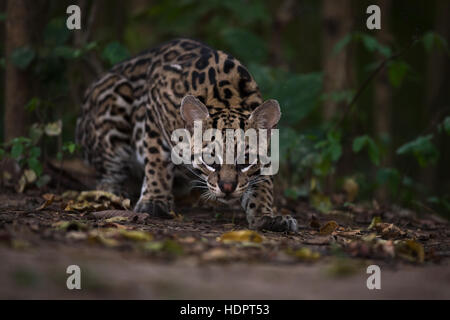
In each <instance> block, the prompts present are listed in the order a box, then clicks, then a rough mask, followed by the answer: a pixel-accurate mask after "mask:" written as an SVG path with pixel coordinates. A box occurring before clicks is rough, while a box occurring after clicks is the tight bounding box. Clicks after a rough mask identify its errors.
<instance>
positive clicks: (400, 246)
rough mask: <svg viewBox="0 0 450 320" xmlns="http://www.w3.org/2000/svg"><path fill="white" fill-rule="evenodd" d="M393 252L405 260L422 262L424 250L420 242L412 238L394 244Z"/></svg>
mask: <svg viewBox="0 0 450 320" xmlns="http://www.w3.org/2000/svg"><path fill="white" fill-rule="evenodd" d="M395 253H396V254H397V255H398V256H399V257H402V258H404V259H406V260H409V261H412V262H419V263H423V262H424V260H425V250H424V248H423V245H422V244H421V243H420V242H417V241H414V240H405V241H400V242H398V243H397V244H396V245H395Z"/></svg>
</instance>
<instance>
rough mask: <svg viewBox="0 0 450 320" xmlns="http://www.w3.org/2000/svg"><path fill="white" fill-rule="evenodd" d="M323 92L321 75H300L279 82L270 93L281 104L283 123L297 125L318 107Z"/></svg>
mask: <svg viewBox="0 0 450 320" xmlns="http://www.w3.org/2000/svg"><path fill="white" fill-rule="evenodd" d="M321 90H322V74H321V73H309V74H300V75H294V76H291V77H290V78H289V79H288V80H286V81H280V82H278V83H277V84H276V85H275V86H274V88H273V90H272V91H271V92H270V97H271V98H273V99H277V100H278V102H279V103H280V106H281V110H282V116H281V121H282V122H283V123H286V124H288V125H295V124H297V123H298V122H299V121H300V120H302V119H303V118H305V117H306V116H307V115H309V114H310V113H311V111H313V109H314V107H316V105H317V104H318V102H319V98H320V92H321Z"/></svg>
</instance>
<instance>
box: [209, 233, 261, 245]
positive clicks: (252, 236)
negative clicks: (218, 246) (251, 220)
mask: <svg viewBox="0 0 450 320" xmlns="http://www.w3.org/2000/svg"><path fill="white" fill-rule="evenodd" d="M217 240H218V241H221V242H224V243H228V242H255V243H261V242H263V240H264V237H263V236H262V235H260V234H259V233H258V232H256V231H252V230H239V231H230V232H226V233H224V234H223V235H222V236H220V237H219V238H217Z"/></svg>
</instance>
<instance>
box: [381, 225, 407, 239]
mask: <svg viewBox="0 0 450 320" xmlns="http://www.w3.org/2000/svg"><path fill="white" fill-rule="evenodd" d="M375 229H376V230H377V232H379V233H380V234H381V236H382V237H383V239H397V238H402V237H404V236H405V235H406V232H404V231H402V230H401V229H400V228H399V227H397V226H395V225H394V224H392V223H384V222H380V223H377V224H376V225H375Z"/></svg>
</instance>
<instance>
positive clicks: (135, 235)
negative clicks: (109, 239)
mask: <svg viewBox="0 0 450 320" xmlns="http://www.w3.org/2000/svg"><path fill="white" fill-rule="evenodd" d="M119 234H120V235H121V236H122V237H124V238H126V239H129V240H133V241H151V240H153V235H152V234H151V233H149V232H147V231H139V230H120V231H119Z"/></svg>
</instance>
